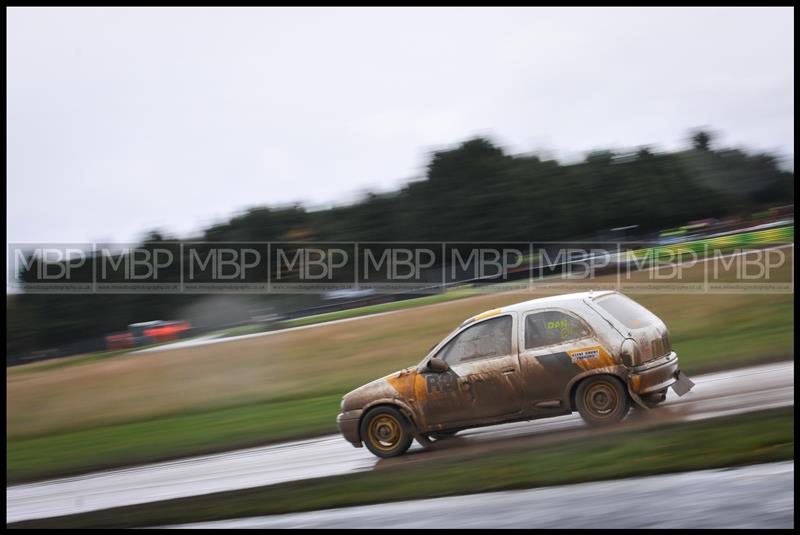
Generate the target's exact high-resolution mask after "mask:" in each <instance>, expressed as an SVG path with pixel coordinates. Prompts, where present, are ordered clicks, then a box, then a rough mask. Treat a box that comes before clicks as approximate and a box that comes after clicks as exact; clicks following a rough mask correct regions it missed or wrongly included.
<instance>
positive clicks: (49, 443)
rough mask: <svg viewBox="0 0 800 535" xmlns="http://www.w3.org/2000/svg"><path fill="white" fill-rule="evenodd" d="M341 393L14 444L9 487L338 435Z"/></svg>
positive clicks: (10, 445)
mask: <svg viewBox="0 0 800 535" xmlns="http://www.w3.org/2000/svg"><path fill="white" fill-rule="evenodd" d="M340 401H341V394H332V395H328V396H322V397H317V398H311V399H290V400H283V401H275V402H271V403H261V404H250V405H244V406H241V407H232V408H227V409H221V410H211V411H207V412H204V411H199V412H196V413H189V414H180V415H174V416H170V417H166V418H158V419H155V420H152V421H140V422H132V423H125V424H120V425H112V426H105V427H97V428H93V429H86V430H82V431H77V432H72V433H63V434H57V435H48V436H44V437H37V438H27V439H18V440H9V441H8V443H7V445H8V448H7V461H8V463H7V468H6V480H7V482H8V483H12V482H20V481H26V480H31V479H37V478H43V477H48V476H53V475H56V474H58V475H71V474H79V473H84V472H87V471H91V470H99V469H103V468H112V467H119V466H125V465H131V464H137V463H145V462H148V461H153V460H156V459H169V458H176V457H183V456H185V455H195V454H203V453H213V452H218V451H221V450H227V449H233V448H239V447H248V446H255V445H260V444H264V443H269V442H278V441H283V440H291V439H295V438H301V437H309V436H313V435H322V434H326V433H332V432H335V431H336V422H335V419H336V414H337V412H338V408H339V402H340Z"/></svg>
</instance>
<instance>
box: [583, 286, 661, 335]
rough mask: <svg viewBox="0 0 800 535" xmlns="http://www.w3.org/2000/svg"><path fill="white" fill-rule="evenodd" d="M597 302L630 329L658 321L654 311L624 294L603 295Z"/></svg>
mask: <svg viewBox="0 0 800 535" xmlns="http://www.w3.org/2000/svg"><path fill="white" fill-rule="evenodd" d="M596 303H597V305H598V306H599V307H601V308H602V309H603V310H605V311H606V312H608V313H609V314H611V315H612V316H614V317H615V318H617V320H619V322H620V323H622V324H623V325H624V326H625V327H627V328H629V329H641V328H642V327H647V326H650V325H653V324H654V323H656V322H657V321H658V318H657V317H656V316H655V315H653V313H652V312H650V311H649V310H647V309H646V308H644V307H643V306H642V305H640V304H639V303H637V302H636V301H634V300H633V299H630V298H628V297H625V296H624V295H622V294H611V295H608V296H606V297H601V298H600V299H598V300H597V301H596Z"/></svg>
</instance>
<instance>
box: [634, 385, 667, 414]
mask: <svg viewBox="0 0 800 535" xmlns="http://www.w3.org/2000/svg"><path fill="white" fill-rule="evenodd" d="M666 399H667V391H666V389H665V390H662V391H660V392H655V393H653V394H648V395H646V396H642V403H644V404H645V405H646V406H647V408H648V409H655V408H656V407H657V406H658V405H659V404H661V403H664V401H666ZM632 405H633V408H634V409H639V410H645V409H643V408H642V407H641V406H640V405H639V404H638V403H633V404H632Z"/></svg>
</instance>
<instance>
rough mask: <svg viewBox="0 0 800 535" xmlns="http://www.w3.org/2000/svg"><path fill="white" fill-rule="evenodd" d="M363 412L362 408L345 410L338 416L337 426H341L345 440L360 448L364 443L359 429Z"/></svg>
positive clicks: (340, 429)
mask: <svg viewBox="0 0 800 535" xmlns="http://www.w3.org/2000/svg"><path fill="white" fill-rule="evenodd" d="M363 412H364V411H363V410H361V409H356V410H354V411H345V412H343V413H341V414H339V415H338V416H337V417H336V427H338V428H339V432H340V433H341V434H342V436H343V437H344V438H345V440H347V441H348V442H349V443H351V444H352V445H353V446H355V447H356V448H360V447H361V446H362V445H363V444H361V437H360V436H359V431H358V423H359V422H360V421H361V414H362V413H363Z"/></svg>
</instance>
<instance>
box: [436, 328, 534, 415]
mask: <svg viewBox="0 0 800 535" xmlns="http://www.w3.org/2000/svg"><path fill="white" fill-rule="evenodd" d="M516 327H517V325H516V317H515V314H511V313H509V314H503V315H499V316H495V317H492V318H487V319H484V320H481V321H479V322H476V323H473V324H471V325H469V326H468V327H466V328H464V329H463V330H461V331H460V332H458V333H457V334H456V335H455V336H453V337H452V338H451V339H450V340H449V341H448V342H447V343H446V344H445V345H444V346H443V347H442V348H441V349H440V350H439V351H438V352H437V353H436V355H435V356H436V357H438V358H440V359H442V360H444V361H445V362H446V363H447V364H448V365H449V366H450V369H449V370H448V371H447V372H444V373H439V374H435V373H432V372H428V373H424V374H423V375H425V381H426V387H427V393H428V396H427V398H426V400H425V402H424V410H425V414H426V418H425V419H426V422H427V423H428V424H429V426H428V427H429V428H439V427H447V426H454V425H467V424H469V423H474V422H481V421H488V420H493V419H503V418H504V417H506V416H513V415H516V414H519V413H520V412H521V410H522V395H523V391H522V381H521V377H520V368H519V359H518V357H517V350H516V348H517V344H516V336H515V332H516Z"/></svg>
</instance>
